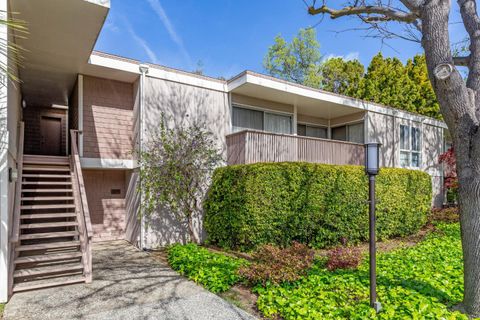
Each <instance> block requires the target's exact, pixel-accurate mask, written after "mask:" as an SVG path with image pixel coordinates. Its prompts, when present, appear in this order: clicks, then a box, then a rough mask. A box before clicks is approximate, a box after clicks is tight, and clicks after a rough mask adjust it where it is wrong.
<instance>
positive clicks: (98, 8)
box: [10, 0, 110, 106]
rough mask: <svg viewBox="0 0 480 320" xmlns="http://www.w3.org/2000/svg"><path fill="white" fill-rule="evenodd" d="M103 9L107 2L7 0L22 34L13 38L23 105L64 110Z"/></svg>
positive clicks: (104, 14)
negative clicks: (23, 30) (18, 58)
mask: <svg viewBox="0 0 480 320" xmlns="http://www.w3.org/2000/svg"><path fill="white" fill-rule="evenodd" d="M109 8H110V0H62V1H59V0H42V1H32V0H10V12H13V13H14V14H12V16H13V17H14V18H16V19H19V20H23V21H25V23H26V24H27V28H28V33H27V34H21V33H18V32H17V33H15V32H14V40H15V42H16V44H17V45H19V46H20V47H21V48H22V49H23V50H22V52H21V56H22V57H21V61H20V63H19V78H20V80H21V88H22V97H23V99H24V100H25V102H26V103H27V105H29V106H30V105H31V106H50V105H51V104H59V105H67V104H68V98H69V95H70V93H71V91H72V88H73V86H74V85H75V81H76V77H77V74H78V73H79V72H80V71H81V70H82V69H83V68H84V66H85V64H87V63H88V60H89V57H90V54H91V52H92V50H93V48H94V46H95V42H96V40H97V37H98V35H99V33H100V31H101V29H102V26H103V23H104V21H105V19H106V17H107V14H108V11H109Z"/></svg>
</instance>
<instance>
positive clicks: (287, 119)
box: [232, 106, 292, 133]
mask: <svg viewBox="0 0 480 320" xmlns="http://www.w3.org/2000/svg"><path fill="white" fill-rule="evenodd" d="M232 124H233V131H234V132H237V131H241V130H245V129H254V130H265V131H269V132H275V133H292V117H291V116H289V115H284V114H278V113H270V112H265V111H259V110H253V109H246V108H241V107H237V106H234V107H233V110H232Z"/></svg>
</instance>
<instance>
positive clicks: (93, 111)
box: [83, 76, 134, 159]
mask: <svg viewBox="0 0 480 320" xmlns="http://www.w3.org/2000/svg"><path fill="white" fill-rule="evenodd" d="M83 104H84V106H83V150H84V151H83V156H84V157H87V158H105V159H131V158H132V154H131V153H132V143H133V142H132V140H133V137H132V136H133V106H134V95H133V85H132V84H131V83H125V82H120V81H114V80H108V79H101V78H95V77H89V76H84V78H83Z"/></svg>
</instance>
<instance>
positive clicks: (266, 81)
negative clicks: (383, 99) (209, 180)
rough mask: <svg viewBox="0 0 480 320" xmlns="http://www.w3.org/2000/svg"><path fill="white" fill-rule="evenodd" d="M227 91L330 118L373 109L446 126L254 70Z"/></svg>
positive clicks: (299, 111)
mask: <svg viewBox="0 0 480 320" xmlns="http://www.w3.org/2000/svg"><path fill="white" fill-rule="evenodd" d="M227 91H228V92H232V93H237V94H241V95H245V96H250V97H254V98H259V99H264V100H270V101H274V102H279V103H284V104H291V105H296V106H297V112H298V113H302V114H305V115H308V116H314V117H320V118H323V119H327V120H330V119H334V118H337V117H342V116H346V115H349V114H353V113H359V112H362V111H370V112H376V113H380V114H385V115H390V116H394V117H399V118H403V119H409V120H412V121H416V122H423V123H426V124H429V125H433V126H437V127H442V128H446V124H445V123H444V122H442V121H439V120H436V119H433V118H429V117H425V116H421V115H418V114H414V113H410V112H406V111H403V110H400V109H395V108H390V107H387V106H383V105H379V104H376V103H373V102H368V101H364V100H360V99H355V98H351V97H347V96H342V95H339V94H335V93H331V92H327V91H323V90H320V89H315V88H310V87H306V86H303V85H299V84H295V83H292V82H289V81H285V80H281V79H277V78H273V77H270V76H266V75H263V74H259V73H256V72H252V71H244V72H242V73H241V74H239V75H238V76H236V77H233V78H232V79H231V80H229V81H228V84H227Z"/></svg>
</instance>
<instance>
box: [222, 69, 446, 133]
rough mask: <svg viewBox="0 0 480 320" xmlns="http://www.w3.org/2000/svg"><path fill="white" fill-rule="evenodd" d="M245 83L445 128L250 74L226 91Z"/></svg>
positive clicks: (395, 111) (418, 117) (439, 123)
mask: <svg viewBox="0 0 480 320" xmlns="http://www.w3.org/2000/svg"><path fill="white" fill-rule="evenodd" d="M245 83H251V84H254V85H258V86H263V87H267V88H271V89H275V90H279V91H283V92H289V93H292V94H295V95H299V96H303V97H307V98H312V99H316V100H321V101H327V102H331V103H335V104H340V105H344V106H348V107H352V108H357V109H359V110H365V111H371V112H376V113H380V114H385V115H390V116H395V117H398V118H403V119H407V120H412V121H416V122H422V121H423V123H425V124H429V125H431V126H436V127H441V128H447V126H446V124H445V123H444V122H442V121H438V120H435V119H432V118H428V117H424V116H421V115H415V114H411V113H408V112H404V111H402V110H399V109H395V108H386V107H383V106H380V105H377V104H374V103H369V102H366V101H363V100H359V99H355V98H350V97H345V96H339V95H335V94H331V93H328V92H322V91H318V90H315V89H309V88H305V87H300V86H296V85H293V84H289V83H285V82H284V81H276V80H274V79H269V78H266V77H259V76H256V75H254V74H250V73H245V74H244V75H242V76H240V77H238V78H237V79H235V80H234V81H232V82H230V83H229V84H228V91H232V90H234V89H235V88H238V87H239V86H241V85H243V84H245Z"/></svg>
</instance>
